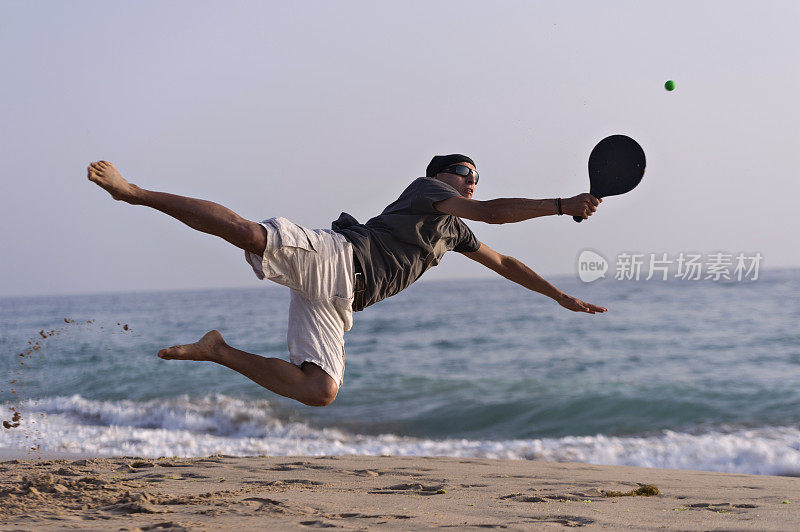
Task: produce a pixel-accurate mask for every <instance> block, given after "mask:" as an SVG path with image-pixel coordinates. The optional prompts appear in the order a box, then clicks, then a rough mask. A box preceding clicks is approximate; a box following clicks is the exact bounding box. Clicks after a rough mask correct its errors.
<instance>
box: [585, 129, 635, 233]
mask: <svg viewBox="0 0 800 532" xmlns="http://www.w3.org/2000/svg"><path fill="white" fill-rule="evenodd" d="M645 166H647V161H646V160H645V157H644V150H643V149H642V147H641V146H639V143H638V142H636V141H635V140H633V139H632V138H630V137H626V136H625V135H611V136H610V137H606V138H604V139H603V140H601V141H600V142H598V143H597V146H595V147H594V149H593V150H592V153H591V154H590V155H589V194H591V195H592V196H594V197H595V198H597V199H600V198H604V197H606V196H617V195H619V194H625V193H626V192H630V191H631V190H633V189H634V188H635V187H636V185H638V184H639V182H640V181H641V180H642V176H644V169H645ZM572 219H573V220H575V221H576V222H582V221H583V218H581V217H580V216H573V217H572Z"/></svg>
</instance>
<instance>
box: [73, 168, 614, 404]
mask: <svg viewBox="0 0 800 532" xmlns="http://www.w3.org/2000/svg"><path fill="white" fill-rule="evenodd" d="M88 177H89V180H90V181H92V182H94V183H96V184H97V185H99V186H100V187H102V188H103V189H105V190H106V191H107V192H109V193H110V194H111V196H112V197H113V198H114V199H116V200H120V201H124V202H126V203H129V204H131V205H145V206H147V207H151V208H153V209H157V210H159V211H161V212H163V213H165V214H168V215H170V216H172V217H173V218H176V219H178V220H180V221H181V222H183V223H185V224H186V225H188V226H189V227H191V228H193V229H196V230H198V231H202V232H204V233H209V234H212V235H216V236H218V237H221V238H223V239H225V240H227V241H228V242H230V243H231V244H233V245H234V246H236V247H238V248H240V249H243V250H244V254H245V259H246V260H247V262H248V263H249V264H250V266H251V267H252V268H253V271H254V272H255V274H256V276H257V277H258V278H259V279H265V278H266V279H270V280H272V281H275V282H276V283H279V284H282V285H284V286H288V287H289V288H290V289H291V300H290V304H289V332H288V335H287V343H288V347H289V360H290V362H287V361H285V360H283V359H280V358H267V357H262V356H259V355H254V354H252V353H247V352H245V351H240V350H239V349H236V348H234V347H231V346H229V345H228V344H226V343H225V341H224V340H223V338H222V335H221V334H220V333H219V331H216V330H214V331H210V332H208V333H206V334H205V335H204V336H203V337H202V338H201V339H200V340H198V341H197V342H195V343H193V344H186V345H178V346H173V347H170V348H168V349H162V350H161V351H159V352H158V356H159V357H161V358H163V359H168V360H205V361H210V362H216V363H218V364H222V365H223V366H227V367H229V368H231V369H232V370H235V371H238V372H239V373H241V374H242V375H244V376H245V377H248V378H249V379H251V380H253V381H255V382H256V383H258V384H260V385H261V386H263V387H264V388H267V389H268V390H271V391H273V392H275V393H277V394H280V395H283V396H285V397H289V398H292V399H295V400H297V401H300V402H301V403H304V404H306V405H310V406H326V405H328V404H330V403H331V402H333V400H334V399H335V398H336V394H337V392H338V391H339V387H340V386H341V385H342V382H343V376H344V360H345V352H344V333H345V332H347V331H349V330H350V328H351V327H352V326H353V312H354V311H360V310H363V309H364V308H366V307H368V306H370V305H372V304H374V303H377V302H378V301H380V300H382V299H385V298H387V297H389V296H393V295H395V294H397V293H398V292H400V291H401V290H403V289H404V288H406V287H408V286H409V285H410V284H411V283H413V282H414V281H416V280H417V279H418V278H419V277H420V276H421V275H422V274H423V273H424V272H425V271H426V270H427V269H428V268H430V267H432V266H435V265H437V264H438V263H439V260H440V259H441V258H442V255H444V253H445V252H446V251H451V250H452V251H457V252H459V253H462V254H464V255H466V256H467V257H469V258H470V259H472V260H474V261H476V262H479V263H480V264H482V265H484V266H486V267H487V268H489V269H491V270H494V271H495V272H497V273H499V274H500V275H502V276H503V277H505V278H506V279H509V280H511V281H514V282H515V283H517V284H519V285H521V286H524V287H525V288H528V289H529V290H533V291H535V292H539V293H540V294H544V295H546V296H548V297H550V298H552V299H554V300H555V301H556V302H557V303H558V304H560V305H561V306H562V307H564V308H566V309H569V310H572V311H574V312H586V313H589V314H595V313H598V312H606V311H607V310H608V309H606V308H603V307H599V306H597V305H592V304H591V303H586V302H584V301H581V300H580V299H577V298H574V297H572V296H569V295H567V294H565V293H563V292H561V291H560V290H558V289H557V288H556V287H554V286H553V285H551V284H550V283H548V282H547V281H545V280H544V279H543V278H541V277H540V276H539V275H537V274H536V272H534V271H533V270H531V269H530V268H528V267H527V266H526V265H525V264H523V263H522V262H520V261H519V260H517V259H515V258H513V257H510V256H507V255H501V254H500V253H498V252H496V251H494V250H493V249H491V248H490V247H489V246H487V245H486V244H484V243H482V242H479V241H478V239H477V238H475V235H474V234H473V233H472V231H471V230H470V229H469V228H468V227H467V226H466V224H464V222H463V221H461V218H466V219H468V220H475V221H479V222H486V223H491V224H503V223H510V222H521V221H523V220H529V219H531V218H537V217H539V216H548V215H553V214H559V215H560V214H568V215H574V216H581V217H583V218H588V217H589V216H591V215H592V214H593V213H594V212H595V211H596V210H597V206H598V205H599V204H600V202H601V201H602V200H599V199H597V198H595V197H593V196H591V195H589V194H579V195H577V196H574V197H572V198H564V199H562V198H556V199H544V200H535V199H525V198H500V199H494V200H489V201H478V200H474V199H472V195H473V194H474V192H475V187H476V186H477V184H478V172H477V170H476V167H475V163H474V162H473V160H472V159H470V158H469V157H467V156H465V155H459V154H453V155H444V156H442V155H437V156H435V157H434V158H433V159H432V160H431V162H430V164H429V165H428V167H427V169H426V172H425V177H420V178H417V179H416V180H414V181H413V182H412V183H411V184H410V185H409V186H408V187H407V188H406V189H405V190H404V191H403V193H402V194H401V195H400V197H399V198H398V199H397V200H396V201H394V202H393V203H392V204H390V205H389V206H388V207H386V208H385V209H384V210H383V212H382V213H381V214H380V215H378V216H376V217H374V218H372V219H371V220H369V221H368V222H367V223H365V224H360V223H358V222H357V221H356V220H355V219H354V218H353V217H352V216H350V215H349V214H346V213H342V214H341V216H340V217H339V219H338V220H336V221H335V222H333V224H332V228H333V230H331V231H328V230H322V229H315V230H311V229H306V228H305V227H301V226H299V225H296V224H294V223H292V222H290V221H289V220H287V219H286V218H270V219H269V220H265V221H263V222H261V223H256V222H252V221H250V220H245V219H244V218H242V217H241V216H239V215H238V214H236V213H235V212H233V211H231V210H230V209H227V208H226V207H223V206H222V205H219V204H217V203H213V202H210V201H206V200H200V199H194V198H187V197H183V196H176V195H174V194H168V193H165V192H153V191H150V190H145V189H143V188H140V187H138V186H136V185H134V184H132V183H129V182H128V181H126V180H125V179H124V178H123V177H122V175H121V174H120V173H119V171H117V169H116V168H114V165H112V164H111V163H109V162H106V161H99V162H94V163H91V164H90V165H89V168H88Z"/></svg>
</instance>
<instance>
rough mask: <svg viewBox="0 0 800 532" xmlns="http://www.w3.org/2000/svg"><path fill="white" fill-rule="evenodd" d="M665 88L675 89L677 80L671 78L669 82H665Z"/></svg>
mask: <svg viewBox="0 0 800 532" xmlns="http://www.w3.org/2000/svg"><path fill="white" fill-rule="evenodd" d="M664 88H665V89H667V90H668V91H671V90H675V82H674V81H672V80H669V81H668V82H666V83H664Z"/></svg>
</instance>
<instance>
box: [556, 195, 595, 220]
mask: <svg viewBox="0 0 800 532" xmlns="http://www.w3.org/2000/svg"><path fill="white" fill-rule="evenodd" d="M602 201H603V200H602V199H597V198H595V197H594V196H592V195H591V194H589V193H588V192H584V193H583V194H578V195H577V196H573V197H571V198H564V199H562V200H561V210H563V211H564V214H570V215H572V216H580V217H581V218H583V219H586V218H588V217H589V216H591V215H592V214H594V211H596V210H597V206H598V205H600V202H602Z"/></svg>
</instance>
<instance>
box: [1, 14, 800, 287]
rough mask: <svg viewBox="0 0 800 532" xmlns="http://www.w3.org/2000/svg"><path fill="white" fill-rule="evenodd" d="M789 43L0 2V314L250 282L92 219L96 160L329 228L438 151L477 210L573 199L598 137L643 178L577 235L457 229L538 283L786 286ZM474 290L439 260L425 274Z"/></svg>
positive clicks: (428, 18) (794, 248)
mask: <svg viewBox="0 0 800 532" xmlns="http://www.w3.org/2000/svg"><path fill="white" fill-rule="evenodd" d="M799 30H800V3H798V2H796V1H770V2H756V1H751V2H741V1H740V2H735V1H727V0H726V1H705V2H704V1H686V2H681V1H671V2H655V1H653V2H643V1H630V2H621V1H608V2H597V1H572V2H563V1H555V0H554V1H539V2H535V1H517V2H511V1H504V2H486V1H483V2H475V1H450V2H437V1H416V2H414V1H412V2H406V1H403V2H399V1H397V2H374V1H364V2H361V1H359V2H331V1H314V2H311V1H302V2H261V1H257V2H231V1H226V2H222V1H218V2H197V1H191V2H163V1H155V2H141V1H140V2H121V1H101V2H89V1H82V2H62V1H59V2H44V1H37V2H27V1H9V0H0V60H1V61H0V64H2V78H3V81H2V83H0V165H2V176H3V191H2V193H1V194H0V223H2V228H3V229H2V233H0V247H1V249H2V266H0V268H2V269H1V270H0V271H1V272H2V275H0V296H11V295H34V294H56V293H84V292H108V291H127V290H157V289H183V288H213V287H232V286H255V285H256V280H255V277H254V276H253V274H252V271H251V270H250V268H249V267H248V266H247V264H246V263H245V262H244V260H243V257H242V253H241V252H240V251H238V250H236V249H235V248H232V247H230V245H228V244H227V243H225V242H223V241H221V240H217V239H214V238H213V237H210V236H207V235H203V234H200V233H195V232H193V231H191V230H189V229H188V228H187V227H185V226H183V225H181V224H180V223H179V222H177V221H174V220H172V219H170V218H167V217H166V216H164V215H162V214H160V213H158V212H156V211H152V210H150V209H147V208H143V207H131V206H128V205H125V204H122V203H119V202H114V201H113V200H111V199H110V197H109V196H108V195H107V194H106V193H105V192H103V191H102V190H100V189H99V188H97V187H96V186H95V185H93V184H91V183H89V182H88V181H87V180H86V170H85V169H86V166H87V164H88V163H89V162H90V161H93V160H98V159H106V160H109V161H112V162H114V163H115V164H116V165H117V167H118V168H119V169H120V170H121V171H122V173H123V175H125V176H126V177H127V178H128V179H129V180H131V181H132V182H134V183H136V184H138V185H140V186H143V187H145V188H151V189H155V190H162V191H168V192H173V193H177V194H184V195H191V196H195V197H201V198H204V199H210V200H213V201H217V202H219V203H222V204H224V205H226V206H228V207H230V208H232V209H233V210H235V211H237V212H239V213H240V214H241V215H242V216H245V217H246V218H250V219H253V220H261V219H265V218H269V217H272V216H285V217H287V218H289V219H291V220H292V221H294V222H296V223H299V224H301V225H305V226H307V227H319V228H330V222H331V221H332V220H334V219H335V218H337V217H338V215H339V213H340V212H341V211H347V212H349V213H351V214H353V215H354V216H355V217H356V218H358V219H359V220H360V221H362V222H364V221H366V220H367V219H368V218H370V217H372V216H374V215H376V214H378V213H379V212H380V211H381V210H382V209H383V208H384V207H385V206H386V205H387V204H389V203H390V202H392V201H393V200H394V199H395V198H396V197H397V196H398V195H399V194H400V192H401V191H402V190H403V189H404V188H405V187H406V186H407V185H408V183H410V182H411V181H412V180H413V179H414V178H416V177H418V176H421V175H423V174H424V170H425V166H426V165H427V163H428V161H429V160H430V158H431V156H433V155H435V154H444V153H452V152H459V153H465V154H467V155H469V156H471V157H472V158H473V159H475V161H476V163H477V167H478V170H479V171H480V173H481V181H480V185H479V186H478V188H477V191H476V195H475V199H491V198H495V197H530V198H554V197H557V196H561V197H568V196H572V195H575V194H578V193H581V192H587V191H588V176H587V171H586V162H587V159H588V156H589V152H590V151H591V148H592V146H594V144H595V143H596V142H597V141H599V140H600V139H602V138H603V137H605V136H607V135H611V134H615V133H625V134H628V135H631V136H633V137H634V138H636V139H637V140H638V141H639V142H640V143H641V144H642V146H643V148H644V150H645V152H646V154H647V160H648V167H647V173H646V175H645V177H644V180H643V181H642V183H641V185H640V186H639V187H638V188H637V189H636V190H634V191H632V192H631V193H629V194H627V195H624V196H617V197H612V198H608V199H606V201H605V202H604V203H603V204H602V205H601V206H600V209H599V210H598V212H597V213H596V214H595V215H594V216H593V217H592V218H591V219H590V220H589V221H588V222H585V223H582V224H576V223H574V222H573V221H572V220H571V219H570V218H569V217H567V216H564V217H557V216H553V217H547V218H539V219H535V220H530V221H526V222H522V223H517V224H507V225H499V226H489V225H486V224H482V223H478V222H469V225H470V227H471V228H472V229H473V231H474V232H475V234H476V235H477V237H478V238H479V239H480V240H481V241H483V242H485V243H486V244H488V245H489V246H491V247H493V248H495V249H497V250H498V251H500V252H502V253H505V254H509V255H513V256H515V257H517V258H519V259H521V260H523V261H524V262H526V263H527V264H529V265H530V266H531V267H532V268H533V269H534V270H536V271H538V272H539V273H541V274H543V275H545V276H548V275H565V274H566V275H571V274H574V272H575V267H576V260H577V256H578V254H579V253H580V251H581V250H583V249H587V248H589V249H593V250H596V251H599V252H600V253H602V254H603V255H605V256H606V257H613V256H614V255H615V254H617V253H619V252H621V251H629V252H631V251H632V252H642V253H650V252H653V253H661V252H666V253H671V254H674V253H678V252H681V251H685V252H702V253H714V252H729V253H735V252H740V251H743V252H749V253H752V252H756V251H758V252H760V253H761V254H762V255H763V256H764V261H763V263H762V267H763V268H764V269H767V268H777V267H788V266H800V249H798V245H797V242H798V237H797V235H796V233H797V230H798V222H797V216H798V206H797V204H798V198H797V196H798V194H797V192H798V188H799V187H798V186H797V185H796V181H797V179H798V163H797V154H798V153H800V127H798V123H799V121H800V105H798V101H797V98H798V94H800V66H798V65H800V61H799V60H798V59H800V53H799V52H800V31H799ZM668 79H673V80H675V82H676V84H677V88H676V90H675V91H673V92H667V91H665V90H664V88H663V85H664V82H665V81H667V80H668ZM491 275H495V274H493V273H492V272H490V271H488V270H485V269H484V268H482V267H481V266H479V265H477V264H475V263H472V262H471V261H470V260H469V259H466V258H465V257H463V256H460V255H459V254H457V253H449V254H448V255H446V256H445V260H444V261H442V263H441V264H440V265H439V266H438V267H437V268H434V269H433V270H432V271H430V272H428V273H426V274H425V277H424V278H425V279H443V278H467V277H481V276H491Z"/></svg>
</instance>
